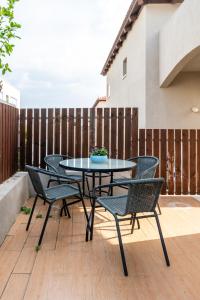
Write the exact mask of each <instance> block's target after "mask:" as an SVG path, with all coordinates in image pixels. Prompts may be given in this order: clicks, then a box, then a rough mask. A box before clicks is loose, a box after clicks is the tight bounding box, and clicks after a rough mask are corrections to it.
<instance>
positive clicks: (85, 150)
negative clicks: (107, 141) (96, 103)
mask: <svg viewBox="0 0 200 300" xmlns="http://www.w3.org/2000/svg"><path fill="white" fill-rule="evenodd" d="M82 141H83V144H82V147H83V150H82V155H83V157H88V108H83V139H82Z"/></svg>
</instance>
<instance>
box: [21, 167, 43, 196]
mask: <svg viewBox="0 0 200 300" xmlns="http://www.w3.org/2000/svg"><path fill="white" fill-rule="evenodd" d="M26 170H27V171H28V174H29V176H30V179H31V182H32V185H33V187H34V190H35V192H36V194H37V195H39V196H41V197H43V198H46V194H45V191H44V188H43V185H42V181H41V178H40V175H39V174H40V173H42V170H41V169H40V168H36V167H32V166H28V165H27V166H26Z"/></svg>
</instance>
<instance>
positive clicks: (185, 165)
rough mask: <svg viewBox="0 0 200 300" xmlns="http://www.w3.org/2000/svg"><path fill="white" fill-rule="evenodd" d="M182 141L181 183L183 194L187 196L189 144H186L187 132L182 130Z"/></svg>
mask: <svg viewBox="0 0 200 300" xmlns="http://www.w3.org/2000/svg"><path fill="white" fill-rule="evenodd" d="M182 141H183V155H182V159H183V163H182V166H183V171H182V173H183V174H182V181H183V185H182V186H183V194H184V195H187V194H188V192H189V191H188V188H189V184H188V170H189V156H188V155H189V151H188V150H189V148H188V146H189V144H188V130H182Z"/></svg>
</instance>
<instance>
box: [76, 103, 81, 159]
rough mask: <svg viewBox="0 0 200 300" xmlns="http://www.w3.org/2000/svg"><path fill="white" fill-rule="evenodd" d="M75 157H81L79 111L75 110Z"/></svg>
mask: <svg viewBox="0 0 200 300" xmlns="http://www.w3.org/2000/svg"><path fill="white" fill-rule="evenodd" d="M75 142H76V151H75V153H76V157H81V144H82V141H81V109H80V108H77V109H76V139H75Z"/></svg>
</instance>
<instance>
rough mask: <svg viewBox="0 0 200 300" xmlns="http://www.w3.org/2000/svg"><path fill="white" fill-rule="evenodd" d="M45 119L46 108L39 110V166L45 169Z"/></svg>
mask: <svg viewBox="0 0 200 300" xmlns="http://www.w3.org/2000/svg"><path fill="white" fill-rule="evenodd" d="M46 118H47V110H46V108H42V109H41V135H40V166H41V168H45V167H46V164H45V162H44V158H45V156H46V150H47V134H46Z"/></svg>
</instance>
